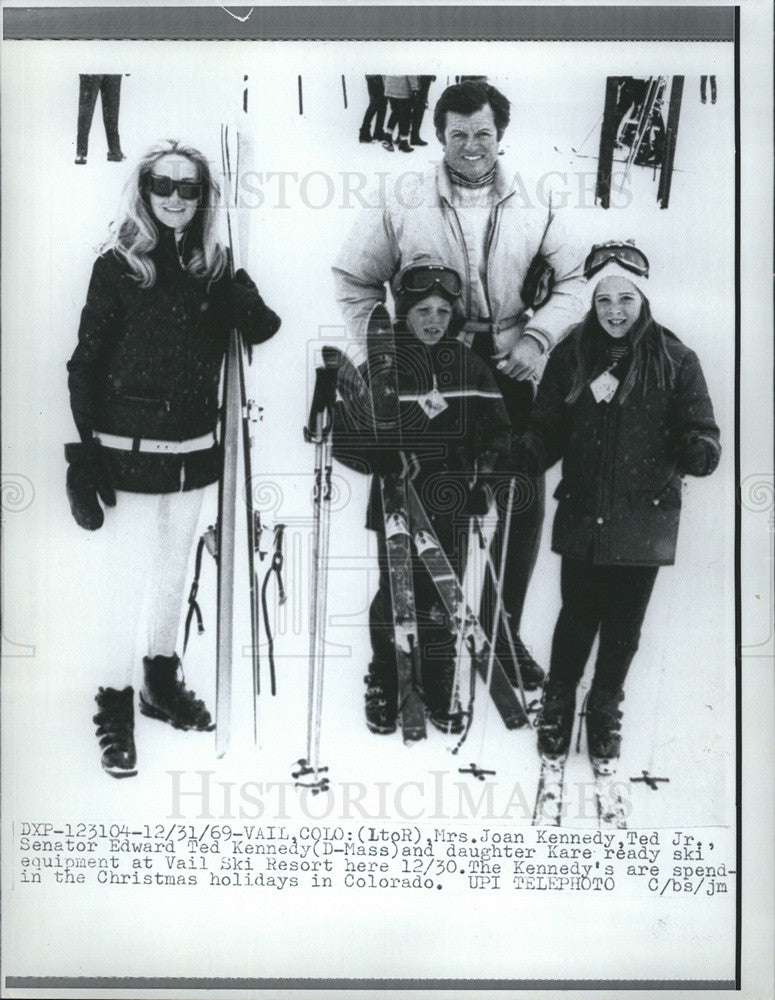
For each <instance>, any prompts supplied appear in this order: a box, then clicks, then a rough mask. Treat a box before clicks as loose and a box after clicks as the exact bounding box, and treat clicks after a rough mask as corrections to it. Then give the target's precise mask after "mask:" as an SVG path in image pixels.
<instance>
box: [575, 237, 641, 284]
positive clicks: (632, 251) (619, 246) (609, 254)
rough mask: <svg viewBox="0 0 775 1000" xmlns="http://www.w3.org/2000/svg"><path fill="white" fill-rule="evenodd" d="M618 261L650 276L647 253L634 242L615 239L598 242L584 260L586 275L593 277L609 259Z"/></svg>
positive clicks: (620, 264)
mask: <svg viewBox="0 0 775 1000" xmlns="http://www.w3.org/2000/svg"><path fill="white" fill-rule="evenodd" d="M612 260H613V261H616V263H617V264H619V266H620V267H623V268H624V269H625V270H626V271H631V272H632V273H633V274H638V275H640V276H641V277H642V278H648V276H649V262H648V258H647V257H646V255H645V253H643V251H642V250H639V249H638V248H637V247H636V246H635V244H634V243H620V242H619V241H617V240H613V241H611V242H610V243H597V244H596V245H595V246H593V247H592V250H591V251H590V253H589V256H588V257H587V259H586V260H585V261H584V277H585V278H591V277H592V275H593V274H597V272H598V271H600V270H602V269H603V268H604V267H605V266H606V264H608V263H609V261H612Z"/></svg>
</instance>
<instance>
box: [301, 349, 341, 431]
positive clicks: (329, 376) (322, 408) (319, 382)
mask: <svg viewBox="0 0 775 1000" xmlns="http://www.w3.org/2000/svg"><path fill="white" fill-rule="evenodd" d="M338 374H339V373H338V372H337V371H336V369H334V368H325V367H323V366H322V365H321V366H320V367H319V368H316V369H315V388H314V390H313V392H312V403H311V404H310V409H309V417H308V419H307V426H306V427H305V428H304V440H305V441H308V442H314V443H319V442H322V440H323V438H324V437H325V436H326V435H327V434H328V433H329V431H330V430H331V427H332V424H333V414H334V406H335V404H336V383H337V381H338Z"/></svg>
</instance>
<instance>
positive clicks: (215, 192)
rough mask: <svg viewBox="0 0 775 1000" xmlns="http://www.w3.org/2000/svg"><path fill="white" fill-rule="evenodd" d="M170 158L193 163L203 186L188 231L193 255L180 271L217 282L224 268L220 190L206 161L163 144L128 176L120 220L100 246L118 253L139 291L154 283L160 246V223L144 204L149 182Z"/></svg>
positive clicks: (187, 148) (195, 152) (185, 148)
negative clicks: (161, 162)
mask: <svg viewBox="0 0 775 1000" xmlns="http://www.w3.org/2000/svg"><path fill="white" fill-rule="evenodd" d="M172 153H174V154H177V155H178V156H185V157H186V159H187V160H190V161H191V163H193V164H194V166H195V167H196V170H197V180H198V182H199V183H200V184H201V185H202V196H201V198H200V200H199V205H198V207H197V211H196V214H195V215H194V218H193V219H192V221H191V223H190V225H189V227H188V230H187V238H186V242H187V243H188V245H189V246H191V247H192V250H191V252H190V257H189V258H188V260H187V261H186V264H185V265H184V266H185V267H186V269H187V270H188V271H189V272H190V273H191V274H193V275H194V276H195V277H197V278H201V279H202V280H207V281H212V280H214V279H217V278H219V277H220V275H221V274H222V273H223V270H224V268H225V267H226V259H227V258H226V251H225V250H224V248H223V247H222V246H221V245H220V243H219V242H218V239H217V232H216V214H215V213H216V209H217V207H218V203H219V199H220V193H221V189H220V186H219V184H218V182H217V180H216V179H215V177H214V176H213V174H212V171H211V170H210V165H209V163H208V162H207V158H206V157H205V156H204V155H203V154H202V153H200V152H199V150H198V149H194V147H193V146H184V145H183V144H182V143H181V142H178V141H177V140H173V139H167V140H166V141H164V142H161V143H159V144H158V145H156V146H153V147H152V148H151V149H149V150H148V152H147V153H146V155H145V156H144V157H143V158H142V159H141V160H140V162H139V163H138V164H137V166H136V167H135V169H134V170H133V171H132V174H131V176H130V178H129V180H128V181H127V183H126V185H125V186H124V191H123V194H122V200H121V207H120V209H119V215H118V218H117V219H116V220H115V221H114V222H113V223H112V224H111V227H110V236H109V237H108V239H107V240H105V242H104V243H103V244H102V246H101V247H100V251H101V252H102V253H105V252H107V251H110V250H113V251H114V252H115V253H118V254H120V255H121V256H122V257H123V258H124V260H125V261H126V262H127V264H128V265H129V268H130V270H131V271H132V274H133V276H134V278H135V280H136V281H137V283H138V284H139V285H140V287H141V288H151V287H152V286H153V285H154V284H155V282H156V267H155V266H154V263H153V260H152V259H151V256H150V254H151V251H152V250H153V249H154V247H155V246H156V244H157V243H158V242H159V224H158V222H157V221H156V218H155V217H154V214H153V212H152V211H151V206H150V202H149V201H148V194H147V182H148V177H149V175H150V174H151V172H152V171H153V167H154V164H155V163H156V162H157V161H158V160H160V159H161V158H162V157H163V156H169V155H170V154H172Z"/></svg>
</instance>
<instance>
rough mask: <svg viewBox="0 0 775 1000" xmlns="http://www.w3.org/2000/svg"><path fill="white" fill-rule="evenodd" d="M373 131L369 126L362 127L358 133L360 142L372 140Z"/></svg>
mask: <svg viewBox="0 0 775 1000" xmlns="http://www.w3.org/2000/svg"><path fill="white" fill-rule="evenodd" d="M371 140H372V136H371V132H369V130H368V129H367V128H362V129H361V130H360V132H359V133H358V142H371Z"/></svg>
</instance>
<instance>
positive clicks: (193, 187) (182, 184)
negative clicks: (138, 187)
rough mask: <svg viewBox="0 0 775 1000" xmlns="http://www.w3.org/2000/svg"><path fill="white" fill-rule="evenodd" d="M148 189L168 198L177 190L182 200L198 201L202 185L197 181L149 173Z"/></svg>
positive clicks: (152, 192) (160, 196)
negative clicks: (174, 178) (179, 179)
mask: <svg viewBox="0 0 775 1000" xmlns="http://www.w3.org/2000/svg"><path fill="white" fill-rule="evenodd" d="M148 190H149V191H150V192H151V194H155V195H158V197H159V198H169V197H170V195H171V194H172V193H173V191H177V192H178V194H179V195H180V197H181V198H182V199H183V201H198V200H199V198H201V196H202V185H201V184H200V183H199V182H198V181H176V180H173V179H172V178H171V177H167V176H166V175H165V174H149V175H148Z"/></svg>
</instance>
